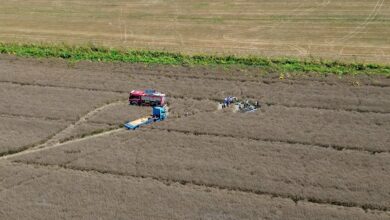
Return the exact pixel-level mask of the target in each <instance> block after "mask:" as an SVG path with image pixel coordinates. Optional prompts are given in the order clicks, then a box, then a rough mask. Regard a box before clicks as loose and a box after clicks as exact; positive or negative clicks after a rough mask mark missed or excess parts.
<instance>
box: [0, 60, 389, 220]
mask: <svg viewBox="0 0 390 220" xmlns="http://www.w3.org/2000/svg"><path fill="white" fill-rule="evenodd" d="M0 67H1V68H0V91H1V92H0V102H1V105H0V132H1V135H0V155H1V157H0V219H59V218H64V219H70V218H73V219H98V218H101V219H129V218H132V219H217V220H218V219H326V220H328V219H362V220H363V219H383V220H385V219H390V184H389V183H390V145H389V143H390V133H389V131H390V117H389V116H390V101H389V100H390V79H386V78H384V77H380V76H378V77H375V78H374V77H372V78H368V77H356V78H343V79H338V78H337V77H334V76H328V77H310V78H305V77H295V78H287V79H284V80H280V79H279V78H278V77H277V76H273V75H269V76H262V77H259V76H256V73H257V72H256V70H255V69H246V70H234V69H228V70H223V69H219V68H209V69H207V68H205V67H191V68H190V67H171V66H159V65H155V66H143V65H141V64H120V63H118V64H102V63H90V62H81V63H77V64H75V65H69V64H67V63H66V62H64V61H60V60H34V59H25V58H15V57H12V56H4V55H1V56H0ZM357 82H359V83H358V84H357ZM134 88H140V89H142V88H156V89H158V90H161V91H164V92H166V93H167V94H168V96H169V97H170V99H169V107H170V117H169V119H168V120H166V121H164V122H160V123H156V124H153V125H151V126H147V127H143V128H141V129H139V130H137V131H127V130H125V129H123V128H120V127H119V126H120V125H121V124H122V123H123V122H124V121H126V120H131V119H136V118H138V117H141V116H144V115H147V114H149V111H150V108H147V107H146V108H143V107H136V106H128V105H127V102H126V99H127V96H128V91H129V90H131V89H134ZM225 95H235V96H238V97H241V98H244V97H249V98H255V99H258V100H261V101H262V103H263V106H262V108H261V110H260V111H257V112H255V113H252V114H240V113H233V112H231V111H230V110H229V109H227V110H217V99H220V98H222V97H223V96H225Z"/></svg>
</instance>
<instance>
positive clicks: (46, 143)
mask: <svg viewBox="0 0 390 220" xmlns="http://www.w3.org/2000/svg"><path fill="white" fill-rule="evenodd" d="M121 103H123V101H114V102H110V103H107V104H104V105H102V106H100V107H97V108H95V109H93V110H91V111H89V112H88V113H86V114H85V115H83V116H82V117H80V118H79V119H78V120H77V121H74V122H72V123H70V124H69V125H68V126H66V127H65V128H64V129H62V130H60V131H59V132H57V133H55V134H53V135H50V136H49V137H48V138H46V139H44V140H42V141H40V142H38V143H36V144H31V145H27V146H23V147H20V148H18V149H15V150H13V151H8V152H4V153H2V154H1V155H0V159H8V158H11V157H15V156H20V155H24V154H28V153H32V152H37V151H41V150H45V149H50V148H53V147H58V146H61V145H63V144H65V143H68V142H72V141H77V140H84V139H88V138H91V137H96V136H101V135H104V134H106V133H108V134H109V133H112V132H113V131H115V130H118V128H114V129H113V128H110V129H108V130H103V131H102V132H99V133H93V134H92V135H86V136H85V137H82V138H78V139H71V140H69V141H66V142H61V139H60V138H59V136H60V135H61V134H63V133H66V132H69V131H70V130H72V129H74V127H75V126H76V125H79V124H81V123H84V122H86V121H87V120H88V118H89V117H91V116H93V115H95V114H97V113H98V112H100V111H102V110H103V109H105V108H108V107H110V106H113V105H117V104H121Z"/></svg>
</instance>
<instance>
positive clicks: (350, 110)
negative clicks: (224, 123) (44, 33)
mask: <svg viewBox="0 0 390 220" xmlns="http://www.w3.org/2000/svg"><path fill="white" fill-rule="evenodd" d="M0 83H5V84H12V85H19V86H32V87H34V86H36V87H41V88H58V89H69V90H81V91H92V92H107V93H115V94H120V95H126V96H127V95H128V92H125V91H119V90H105V89H96V88H83V87H70V86H57V85H46V84H39V83H20V82H13V81H0ZM169 97H171V98H174V99H193V100H197V101H213V102H220V101H221V100H220V99H214V98H200V97H186V96H178V95H170V96H169ZM126 98H127V97H126ZM246 98H249V99H257V97H254V96H246ZM264 104H266V105H268V106H283V107H286V108H303V109H317V110H331V111H346V112H358V113H376V114H390V111H376V110H366V109H354V108H340V109H335V108H331V107H319V106H308V105H299V104H293V105H292V104H285V103H276V102H269V101H266V102H264Z"/></svg>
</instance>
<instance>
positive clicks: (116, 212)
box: [0, 164, 388, 220]
mask: <svg viewBox="0 0 390 220" xmlns="http://www.w3.org/2000/svg"><path fill="white" fill-rule="evenodd" d="M2 167H4V168H2V169H1V171H0V176H2V178H3V179H2V180H3V181H2V182H1V183H0V186H1V191H0V204H1V206H0V217H2V218H5V219H24V218H26V217H28V218H39V219H53V218H66V219H69V218H83V216H85V218H83V219H96V218H102V219H110V218H112V217H113V216H115V218H117V219H126V218H128V217H129V216H131V217H132V218H133V219H258V218H263V219H302V218H307V217H308V216H312V217H313V216H315V218H316V219H326V220H328V219H362V220H363V219H387V217H388V216H386V214H383V213H370V212H369V213H365V212H363V211H362V210H358V209H354V208H340V207H336V206H323V205H317V204H312V203H309V202H299V203H294V202H293V201H291V200H288V199H282V198H272V197H270V196H257V195H251V194H248V193H243V192H235V191H225V190H218V189H214V188H209V187H204V186H195V185H191V184H189V185H186V186H183V185H180V184H175V183H173V184H170V183H168V182H167V183H164V182H159V181H156V180H153V179H150V178H142V179H139V178H132V177H122V176H120V175H106V174H101V173H96V172H83V171H77V170H64V169H58V168H56V167H33V166H28V165H21V164H2ZM15 173H16V175H15ZM69 190H71V191H69ZM16 191H18V193H16ZM80 198H83V199H80ZM63 207H66V209H64V208H63ZM20 210H23V212H21V211H20Z"/></svg>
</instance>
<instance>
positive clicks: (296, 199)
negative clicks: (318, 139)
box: [11, 160, 390, 213]
mask: <svg viewBox="0 0 390 220" xmlns="http://www.w3.org/2000/svg"><path fill="white" fill-rule="evenodd" d="M11 163H13V164H17V165H24V166H32V168H35V169H36V166H39V167H42V168H46V169H55V170H60V169H64V170H69V171H74V172H82V173H89V174H95V175H96V174H100V175H111V176H113V177H116V178H136V179H151V180H154V181H158V182H160V183H163V184H164V185H166V186H171V185H172V183H175V184H180V185H182V186H186V187H191V186H197V187H201V188H205V189H215V190H227V191H232V192H241V193H248V194H254V195H259V196H270V197H271V198H283V199H290V200H292V201H294V202H295V203H299V202H304V201H305V202H310V203H313V204H321V205H332V206H338V207H345V208H359V209H362V210H363V211H364V212H366V213H367V212H386V213H387V212H389V211H390V208H389V207H386V206H378V205H371V204H357V203H351V202H342V201H334V200H331V199H318V198H310V197H301V196H297V195H286V194H280V193H271V192H266V191H262V190H252V189H246V188H241V187H229V186H221V185H218V184H210V183H204V182H201V181H188V180H183V179H173V178H162V177H155V176H151V175H132V174H128V173H124V172H115V171H107V170H100V169H95V168H93V169H92V168H80V167H75V166H70V165H68V164H66V165H64V164H60V165H52V164H48V163H39V162H25V161H23V162H22V161H18V160H15V161H12V162H11Z"/></svg>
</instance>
